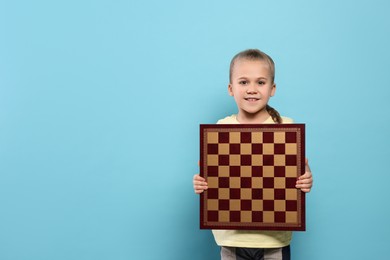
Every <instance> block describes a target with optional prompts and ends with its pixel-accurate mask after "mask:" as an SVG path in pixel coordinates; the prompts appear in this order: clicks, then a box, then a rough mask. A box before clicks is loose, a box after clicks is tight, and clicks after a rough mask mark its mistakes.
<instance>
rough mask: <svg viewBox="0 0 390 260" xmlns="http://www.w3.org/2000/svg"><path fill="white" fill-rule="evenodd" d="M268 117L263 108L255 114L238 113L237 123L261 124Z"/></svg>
mask: <svg viewBox="0 0 390 260" xmlns="http://www.w3.org/2000/svg"><path fill="white" fill-rule="evenodd" d="M269 117H270V114H269V113H268V111H267V110H266V109H265V108H264V109H263V110H261V111H259V112H258V113H255V114H252V113H247V112H245V111H239V112H238V114H237V121H238V122H239V123H240V124H262V123H264V121H266V120H267V119H268V118H269Z"/></svg>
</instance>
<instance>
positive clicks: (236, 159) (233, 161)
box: [229, 154, 241, 166]
mask: <svg viewBox="0 0 390 260" xmlns="http://www.w3.org/2000/svg"><path fill="white" fill-rule="evenodd" d="M229 161H230V163H229V164H230V165H232V166H240V165H241V156H240V155H239V154H231V155H229Z"/></svg>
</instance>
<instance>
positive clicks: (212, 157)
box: [207, 154, 218, 166]
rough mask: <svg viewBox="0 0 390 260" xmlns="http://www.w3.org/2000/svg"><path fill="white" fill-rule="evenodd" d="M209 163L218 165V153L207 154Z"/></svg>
mask: <svg viewBox="0 0 390 260" xmlns="http://www.w3.org/2000/svg"><path fill="white" fill-rule="evenodd" d="M207 165H209V166H218V155H217V154H208V155H207Z"/></svg>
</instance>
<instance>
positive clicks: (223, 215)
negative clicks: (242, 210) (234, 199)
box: [218, 210, 230, 222]
mask: <svg viewBox="0 0 390 260" xmlns="http://www.w3.org/2000/svg"><path fill="white" fill-rule="evenodd" d="M218 218H219V221H220V222H229V220H230V214H229V211H226V210H221V211H219V213H218Z"/></svg>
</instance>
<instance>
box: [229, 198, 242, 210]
mask: <svg viewBox="0 0 390 260" xmlns="http://www.w3.org/2000/svg"><path fill="white" fill-rule="evenodd" d="M229 206H230V210H231V211H240V210H241V200H230V201H229Z"/></svg>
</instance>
